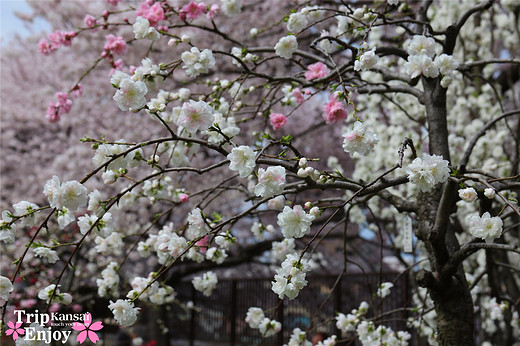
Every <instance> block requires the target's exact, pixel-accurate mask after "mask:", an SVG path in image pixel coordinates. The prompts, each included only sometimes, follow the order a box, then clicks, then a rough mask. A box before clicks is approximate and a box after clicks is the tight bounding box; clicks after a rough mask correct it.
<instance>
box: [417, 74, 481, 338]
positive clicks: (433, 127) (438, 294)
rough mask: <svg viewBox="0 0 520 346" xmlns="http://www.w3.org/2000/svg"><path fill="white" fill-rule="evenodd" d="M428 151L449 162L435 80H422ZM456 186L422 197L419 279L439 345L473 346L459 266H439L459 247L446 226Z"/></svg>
mask: <svg viewBox="0 0 520 346" xmlns="http://www.w3.org/2000/svg"><path fill="white" fill-rule="evenodd" d="M423 86H424V98H423V99H424V104H425V108H426V114H427V121H428V132H429V146H430V147H429V150H430V153H431V154H434V155H442V157H443V158H444V159H445V160H448V161H449V160H450V152H449V145H448V125H447V109H446V89H444V88H442V87H441V86H440V83H439V79H426V78H423ZM456 189H457V186H456V185H454V184H453V183H450V182H447V183H445V186H444V187H443V188H439V189H437V190H435V191H434V192H433V193H431V194H429V195H428V196H423V197H422V198H421V199H422V208H421V212H420V215H418V216H419V218H420V220H421V221H420V230H419V231H420V232H419V233H420V238H421V239H422V240H423V241H424V242H425V245H426V248H427V249H428V252H429V254H430V263H431V269H432V273H425V274H423V275H421V277H420V278H419V284H420V285H421V286H424V287H427V288H428V291H429V293H430V296H431V298H432V300H433V301H434V304H435V310H436V312H437V318H438V319H437V321H438V340H439V344H440V345H461V346H462V345H464V346H465V345H474V319H475V317H474V313H473V301H472V298H471V294H470V291H469V287H468V284H467V282H466V279H465V274H464V271H463V268H462V266H460V265H459V267H458V268H457V271H456V272H455V273H453V274H452V273H450V274H449V275H446V277H443V276H442V275H441V273H442V272H443V270H442V269H443V267H444V266H445V265H446V263H447V262H448V260H449V259H450V257H451V255H452V254H453V253H454V252H455V251H457V250H458V249H459V248H460V245H459V243H458V241H457V238H456V236H455V233H454V228H453V227H452V226H451V225H450V222H449V215H450V213H451V212H452V210H453V208H454V206H455V202H456Z"/></svg>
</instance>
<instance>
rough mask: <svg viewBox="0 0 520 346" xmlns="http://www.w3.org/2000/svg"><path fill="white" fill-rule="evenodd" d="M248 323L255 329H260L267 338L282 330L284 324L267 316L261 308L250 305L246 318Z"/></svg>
mask: <svg viewBox="0 0 520 346" xmlns="http://www.w3.org/2000/svg"><path fill="white" fill-rule="evenodd" d="M245 321H246V323H247V324H248V325H249V327H251V328H253V329H258V330H259V331H260V333H261V334H262V336H263V337H265V338H267V337H270V336H272V335H275V334H276V333H278V332H279V331H280V330H282V324H281V323H280V322H278V321H276V320H271V319H269V318H267V317H265V314H264V311H263V310H262V309H261V308H257V307H250V308H249V309H248V310H247V315H246V318H245Z"/></svg>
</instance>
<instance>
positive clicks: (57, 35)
mask: <svg viewBox="0 0 520 346" xmlns="http://www.w3.org/2000/svg"><path fill="white" fill-rule="evenodd" d="M64 36H65V35H64V33H63V32H61V31H55V32H51V33H50V34H49V40H50V41H51V44H52V49H56V48H58V47H59V46H61V44H62V43H63V40H64V39H65V37H64Z"/></svg>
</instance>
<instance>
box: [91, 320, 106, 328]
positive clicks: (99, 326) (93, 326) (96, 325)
mask: <svg viewBox="0 0 520 346" xmlns="http://www.w3.org/2000/svg"><path fill="white" fill-rule="evenodd" d="M102 328H103V322H101V321H97V322H94V323H92V324H91V325H90V328H89V329H90V330H100V329H102Z"/></svg>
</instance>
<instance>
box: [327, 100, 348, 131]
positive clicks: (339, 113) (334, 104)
mask: <svg viewBox="0 0 520 346" xmlns="http://www.w3.org/2000/svg"><path fill="white" fill-rule="evenodd" d="M322 115H323V119H325V122H326V123H327V124H332V123H335V122H337V121H339V120H343V119H345V118H346V117H347V111H346V110H345V108H344V107H343V103H342V102H340V101H338V99H337V98H336V95H335V94H332V95H330V97H329V102H328V103H326V104H325V105H324V106H323V114H322Z"/></svg>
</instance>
